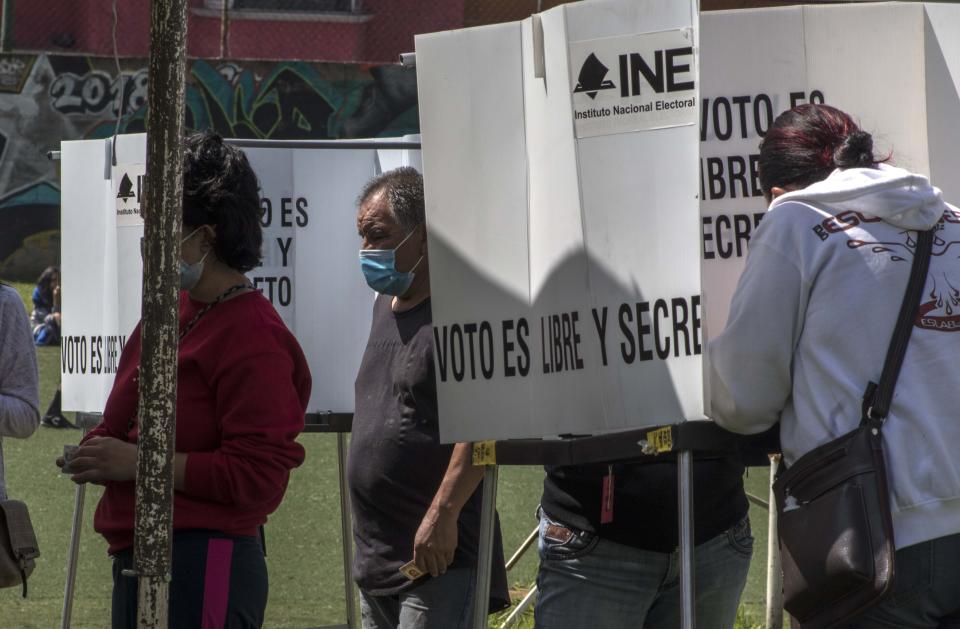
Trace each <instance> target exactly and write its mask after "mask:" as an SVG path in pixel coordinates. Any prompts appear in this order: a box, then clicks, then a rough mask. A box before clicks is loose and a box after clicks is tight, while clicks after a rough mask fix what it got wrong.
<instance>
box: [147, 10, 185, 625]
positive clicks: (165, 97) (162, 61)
mask: <svg viewBox="0 0 960 629" xmlns="http://www.w3.org/2000/svg"><path fill="white" fill-rule="evenodd" d="M186 34H187V0H152V1H151V15H150V66H149V73H150V74H149V76H150V90H149V94H148V102H149V105H148V107H149V108H148V111H149V120H148V124H147V173H146V178H145V193H146V194H145V198H144V204H143V208H144V209H143V212H144V251H143V310H142V318H141V328H140V334H141V343H142V353H141V356H140V385H139V392H140V412H139V421H140V437H139V451H138V454H137V486H136V522H135V530H134V566H135V567H136V570H137V576H138V578H139V594H138V601H137V627H139V628H141V629H144V628H150V629H161V628H162V629H166V627H167V626H168V599H169V581H170V574H171V539H172V528H173V455H174V436H175V428H176V401H177V349H178V310H179V270H180V246H179V245H180V230H181V221H182V216H181V211H182V205H183V144H182V138H183V111H184V104H183V103H184V91H185V87H184V85H185V84H184V80H185V66H186Z"/></svg>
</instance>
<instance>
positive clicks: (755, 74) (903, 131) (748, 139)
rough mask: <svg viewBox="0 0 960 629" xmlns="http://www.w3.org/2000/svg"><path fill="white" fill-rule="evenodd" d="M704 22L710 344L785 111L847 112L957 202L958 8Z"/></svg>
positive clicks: (717, 15) (768, 13) (727, 14)
mask: <svg viewBox="0 0 960 629" xmlns="http://www.w3.org/2000/svg"><path fill="white" fill-rule="evenodd" d="M701 24H702V38H701V44H702V48H703V54H702V56H701V57H702V60H703V61H702V64H701V76H702V95H703V102H702V109H701V130H700V138H701V140H702V144H701V149H700V167H701V173H700V190H699V191H700V195H701V198H702V203H701V212H702V225H701V227H702V238H703V257H704V264H703V301H704V327H705V334H704V336H705V337H706V339H707V340H709V339H710V337H712V336H715V335H717V334H719V332H720V331H721V330H722V329H723V327H724V325H725V324H726V320H727V314H728V311H729V305H730V299H731V297H732V296H733V292H734V290H735V288H736V283H737V279H738V278H739V276H740V273H741V272H742V270H743V265H744V262H745V260H746V256H747V249H748V241H749V238H750V234H751V233H752V231H753V230H754V229H756V227H757V226H758V225H759V223H760V221H761V220H762V218H763V215H764V213H765V211H766V202H765V201H764V199H763V196H762V194H761V192H760V185H759V181H758V179H757V158H758V154H759V149H758V145H759V143H760V140H761V138H762V136H763V133H764V132H765V131H766V130H767V129H768V128H769V126H770V124H771V123H772V122H773V119H774V118H775V117H776V116H777V115H778V114H779V113H780V112H782V111H784V110H786V109H789V108H790V107H792V106H794V105H797V104H801V103H805V102H813V103H823V102H825V103H827V104H829V105H833V106H835V107H838V108H840V109H842V110H844V111H847V112H849V113H850V114H851V115H853V116H854V118H855V119H858V120H859V122H860V125H861V126H862V127H863V128H864V129H865V130H866V131H869V132H871V133H872V134H873V136H874V141H875V150H876V152H877V154H878V155H881V156H885V155H889V156H890V163H892V164H894V165H896V166H901V167H903V168H907V169H909V170H912V171H914V172H919V173H922V174H925V175H928V176H929V177H930V178H931V181H932V182H933V184H934V185H936V186H938V187H939V188H941V189H942V190H943V193H944V197H945V198H946V199H948V200H953V201H954V202H955V201H956V200H957V199H960V178H958V177H957V176H956V173H957V171H958V169H960V124H957V121H958V120H960V43H958V41H960V39H958V38H960V6H958V5H955V4H954V5H949V4H932V3H924V4H920V3H898V2H891V3H876V4H872V3H871V4H858V5H828V6H794V7H786V8H776V9H757V10H752V11H719V12H713V13H704V14H703V15H702V17H701ZM761 51H762V52H761ZM811 237H816V236H815V235H814V234H811ZM771 298H775V296H771ZM707 412H708V413H709V400H707Z"/></svg>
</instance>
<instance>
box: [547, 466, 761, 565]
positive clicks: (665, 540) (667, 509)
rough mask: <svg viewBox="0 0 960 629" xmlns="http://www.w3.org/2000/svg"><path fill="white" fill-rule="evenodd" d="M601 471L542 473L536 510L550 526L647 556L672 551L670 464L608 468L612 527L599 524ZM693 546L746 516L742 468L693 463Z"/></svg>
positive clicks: (673, 477)
mask: <svg viewBox="0 0 960 629" xmlns="http://www.w3.org/2000/svg"><path fill="white" fill-rule="evenodd" d="M608 470H609V468H608V466H607V465H582V466H554V467H547V468H546V472H547V476H546V478H545V479H544V481H543V498H542V500H541V506H542V508H543V510H544V512H545V513H546V514H547V515H548V516H549V517H550V518H551V519H553V520H556V521H559V522H562V523H564V524H567V525H568V526H571V527H573V528H577V529H581V530H584V531H590V532H592V533H599V534H600V536H601V537H603V538H605V539H609V540H612V541H614V542H618V543H620V544H625V545H627V546H633V547H636V548H642V549H644V550H651V551H656V552H671V551H673V550H674V549H676V547H677V543H678V542H677V540H678V539H679V535H678V532H677V525H678V517H677V465H676V458H672V459H669V460H663V461H654V462H644V463H618V464H615V465H614V466H613V475H614V494H613V521H612V522H610V523H608V524H601V523H600V516H601V506H602V505H601V502H602V499H603V477H604V476H606V475H607V473H608ZM693 479H694V482H693V497H694V509H693V519H694V543H696V544H700V543H702V542H705V541H707V540H709V539H710V538H712V537H715V536H716V535H719V534H720V533H722V532H723V531H725V530H726V529H728V528H730V527H731V526H733V525H734V524H736V523H737V522H739V521H740V520H741V519H742V518H743V517H744V516H745V515H746V514H747V497H746V495H745V494H744V492H743V465H742V464H741V463H740V461H739V460H737V459H735V458H730V457H727V458H701V459H698V458H696V457H695V458H694V464H693Z"/></svg>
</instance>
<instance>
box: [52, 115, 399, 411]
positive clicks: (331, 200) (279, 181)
mask: <svg viewBox="0 0 960 629" xmlns="http://www.w3.org/2000/svg"><path fill="white" fill-rule="evenodd" d="M109 148H110V147H109V143H105V142H104V141H102V140H95V141H80V142H64V143H63V145H62V157H61V159H62V166H63V171H62V172H63V181H62V186H63V215H62V234H63V236H62V243H63V244H62V251H61V256H62V273H63V313H64V318H63V321H64V324H63V334H64V340H63V352H62V356H63V360H62V364H61V372H62V378H63V408H64V409H65V410H71V411H87V412H102V411H103V407H104V405H105V403H106V400H107V397H108V395H109V393H110V389H111V387H112V385H113V378H114V374H115V373H116V363H117V360H118V358H119V353H120V351H121V350H122V348H123V346H124V345H125V343H126V340H127V338H128V337H129V335H130V333H131V332H132V331H133V329H134V327H135V325H136V323H137V321H138V320H139V318H140V307H141V276H142V260H141V256H140V240H141V238H142V236H143V226H142V221H141V222H140V223H139V224H136V223H134V224H132V225H125V224H124V222H125V221H127V220H128V219H130V217H132V216H134V215H133V214H121V213H118V207H119V206H118V201H121V200H123V199H120V198H119V197H118V194H119V192H120V191H121V189H122V190H123V192H124V193H125V195H124V196H129V195H127V194H126V193H128V192H130V191H131V190H135V189H136V183H135V178H134V176H133V175H134V174H136V173H137V172H138V170H137V166H136V165H138V164H143V162H144V161H145V155H146V136H145V135H143V134H140V135H125V136H120V137H119V138H118V141H117V158H118V163H119V164H120V166H118V167H117V168H116V169H113V170H112V171H110V170H108V171H107V172H109V173H110V178H107V179H105V178H104V172H105V166H106V164H107V162H106V161H105V160H107V159H109V156H110V153H109ZM244 151H245V152H246V154H247V156H248V159H249V160H250V164H251V166H252V167H253V169H254V171H255V172H256V173H257V176H258V178H259V180H260V186H261V200H260V205H261V210H262V215H261V224H262V226H263V230H264V231H263V249H262V253H263V264H262V265H261V266H259V267H257V268H255V269H253V270H251V271H250V272H249V273H248V277H249V278H250V280H251V281H252V282H253V283H254V285H255V286H256V287H257V288H258V289H259V290H260V291H261V292H263V294H264V295H265V296H266V297H267V298H268V299H269V300H270V301H271V303H272V304H273V305H274V307H275V308H276V309H277V311H278V313H279V314H280V316H281V317H282V318H283V320H284V322H285V323H286V324H287V326H288V327H289V328H290V329H291V330H292V331H293V333H294V334H295V335H296V336H297V339H298V340H299V342H300V345H301V347H302V348H303V351H304V354H305V355H306V357H307V361H308V363H309V364H310V368H311V372H312V373H313V376H314V378H313V393H312V396H311V400H310V404H309V405H308V411H309V412H324V411H333V412H350V411H352V409H353V395H354V389H353V382H354V379H355V377H356V373H357V369H358V368H359V364H360V358H361V356H362V354H363V349H364V347H365V344H366V339H367V335H368V333H369V329H370V315H371V307H372V303H373V293H372V292H371V291H370V289H369V288H368V287H367V285H366V283H365V282H364V280H363V275H362V274H361V272H360V266H359V262H358V256H357V252H358V250H359V248H360V242H359V238H358V237H357V230H356V208H355V200H356V196H357V194H358V193H359V192H360V189H361V188H362V187H363V184H364V183H366V181H367V180H368V179H370V178H371V177H373V176H374V175H375V174H376V171H377V155H376V151H375V150H374V149H369V150H366V149H365V150H338V149H324V150H320V149H316V150H304V149H268V148H248V149H244ZM404 159H406V160H407V161H408V162H410V163H417V157H416V156H415V155H414V156H409V157H406V158H404ZM131 165H133V166H131ZM125 175H126V176H127V177H128V178H129V179H130V181H131V182H132V183H133V188H129V189H128V188H126V187H125V186H126V184H123V183H122V182H123V180H124V176H125ZM134 198H135V197H131V198H130V199H129V200H133V199H134ZM94 252H95V254H94Z"/></svg>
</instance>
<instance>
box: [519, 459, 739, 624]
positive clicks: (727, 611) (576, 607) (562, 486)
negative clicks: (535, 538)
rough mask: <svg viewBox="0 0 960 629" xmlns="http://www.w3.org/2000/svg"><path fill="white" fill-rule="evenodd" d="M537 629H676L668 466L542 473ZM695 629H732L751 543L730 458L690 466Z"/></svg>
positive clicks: (673, 500)
mask: <svg viewBox="0 0 960 629" xmlns="http://www.w3.org/2000/svg"><path fill="white" fill-rule="evenodd" d="M546 471H547V476H546V479H545V480H544V483H543V498H542V499H541V512H540V572H539V574H538V576H537V588H538V590H539V598H538V600H537V607H536V623H537V627H543V628H548V629H568V628H569V629H581V628H583V627H590V628H591V629H620V628H622V627H637V628H640V627H643V628H645V629H654V628H655V629H675V628H677V627H679V626H680V588H679V553H678V551H677V545H678V537H679V536H678V518H677V466H676V460H675V459H671V460H663V461H660V460H658V461H653V462H644V463H629V464H622V463H618V464H614V465H585V466H566V467H548V468H546ZM694 497H695V500H694V544H695V545H696V547H695V551H694V560H695V572H696V581H695V595H696V618H697V627H701V628H717V629H729V628H732V627H733V623H734V618H735V617H736V614H737V607H738V603H739V600H740V594H741V592H742V591H743V587H744V584H745V583H746V579H747V571H748V569H749V567H750V556H751V554H752V551H753V537H752V536H751V534H750V522H749V520H748V519H747V500H746V495H745V494H744V491H743V465H742V464H741V463H740V461H739V460H738V459H736V458H706V457H704V458H695V460H694Z"/></svg>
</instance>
